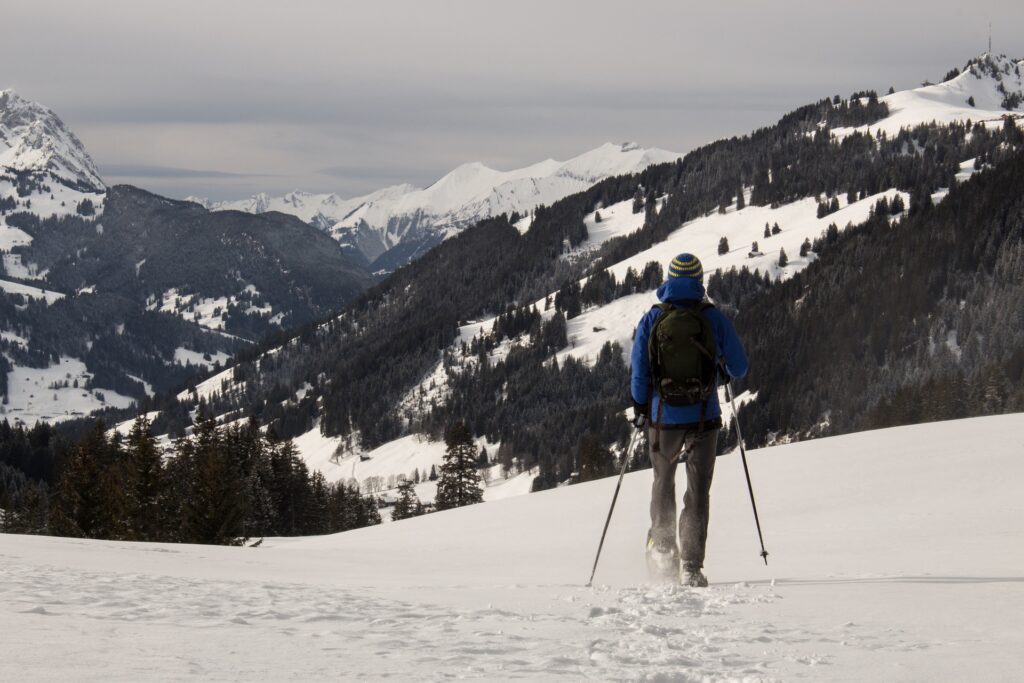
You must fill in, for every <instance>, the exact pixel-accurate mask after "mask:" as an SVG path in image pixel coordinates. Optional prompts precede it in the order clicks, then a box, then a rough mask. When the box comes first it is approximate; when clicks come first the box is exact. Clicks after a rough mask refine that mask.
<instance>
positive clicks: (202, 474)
mask: <svg viewBox="0 0 1024 683" xmlns="http://www.w3.org/2000/svg"><path fill="white" fill-rule="evenodd" d="M179 443H180V444H181V446H182V447H183V450H182V451H180V452H179V453H178V455H177V457H179V458H182V457H184V458H188V459H190V460H191V461H192V462H193V463H194V465H193V474H194V479H193V481H192V486H191V489H192V490H191V492H190V496H189V499H188V500H187V501H186V502H185V505H184V510H183V513H184V518H183V519H182V527H183V531H184V534H185V536H186V538H187V539H188V540H190V541H192V542H194V543H216V544H232V543H236V542H237V540H238V539H239V538H240V537H241V535H242V521H243V519H244V517H245V514H244V513H245V511H244V509H243V500H244V499H243V498H242V492H243V487H242V486H241V481H240V477H238V476H237V472H235V471H234V468H233V467H232V466H231V463H230V462H229V461H228V458H227V457H226V453H225V450H226V449H225V448H224V443H223V435H222V433H221V431H220V430H219V429H218V428H217V423H216V421H215V420H213V419H212V418H208V419H205V420H202V421H200V422H199V424H198V425H197V426H196V429H195V436H194V438H192V439H186V440H184V441H183V442H179Z"/></svg>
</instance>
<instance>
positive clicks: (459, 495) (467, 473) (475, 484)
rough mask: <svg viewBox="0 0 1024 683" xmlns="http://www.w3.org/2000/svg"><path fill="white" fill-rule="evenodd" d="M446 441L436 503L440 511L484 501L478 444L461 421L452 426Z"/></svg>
mask: <svg viewBox="0 0 1024 683" xmlns="http://www.w3.org/2000/svg"><path fill="white" fill-rule="evenodd" d="M445 443H446V445H447V449H446V450H445V453H444V462H443V463H442V464H441V476H440V479H438V482H437V498H436V499H435V501H434V506H435V507H436V508H437V509H438V510H448V509H451V508H457V507H462V506H464V505H472V504H473V503H479V502H481V501H482V500H483V495H484V490H483V487H482V486H481V485H480V474H479V473H478V472H477V470H476V446H475V445H474V444H473V437H472V435H470V433H469V430H468V429H466V425H465V424H464V423H462V422H459V423H457V424H455V425H454V426H453V427H452V428H451V429H449V430H448V434H446V435H445Z"/></svg>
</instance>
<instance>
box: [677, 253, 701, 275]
mask: <svg viewBox="0 0 1024 683" xmlns="http://www.w3.org/2000/svg"><path fill="white" fill-rule="evenodd" d="M668 276H669V278H674V277H692V278H693V279H695V280H703V279H704V268H703V267H702V266H701V265H700V259H699V258H697V257H696V256H694V255H693V254H680V255H679V256H676V257H675V258H674V259H672V263H670V264H669V265H668Z"/></svg>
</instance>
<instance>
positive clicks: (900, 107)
mask: <svg viewBox="0 0 1024 683" xmlns="http://www.w3.org/2000/svg"><path fill="white" fill-rule="evenodd" d="M879 100H880V101H881V102H884V103H885V104H887V105H888V106H889V115H888V116H887V117H886V118H884V119H882V120H880V121H877V122H876V123H872V124H871V125H868V126H861V127H859V128H858V129H857V130H860V131H864V132H871V133H872V134H876V133H880V132H884V133H886V134H887V135H895V134H897V133H898V132H899V131H900V129H901V128H913V127H915V126H918V125H921V124H927V123H931V122H933V121H934V122H936V123H939V124H942V125H948V124H951V123H953V122H961V123H963V122H966V121H968V120H969V121H972V122H973V123H985V124H986V125H993V126H998V125H1002V119H1003V118H1004V117H1006V116H1020V115H1021V112H1022V111H1024V60H1014V59H1011V58H1009V57H1007V56H1006V55H990V54H987V53H986V54H983V55H981V56H979V57H976V58H974V59H972V60H970V61H969V62H967V64H965V65H964V67H963V69H956V70H953V71H951V72H950V74H949V75H948V77H947V80H945V81H943V82H942V83H938V84H930V83H927V84H926V85H923V86H921V87H919V88H913V89H910V90H901V91H898V92H894V93H890V94H889V95H886V96H884V97H881V98H879ZM851 130H853V129H851V128H836V129H833V132H834V133H835V134H837V135H839V136H843V135H845V134H847V133H849V132H850V131H851Z"/></svg>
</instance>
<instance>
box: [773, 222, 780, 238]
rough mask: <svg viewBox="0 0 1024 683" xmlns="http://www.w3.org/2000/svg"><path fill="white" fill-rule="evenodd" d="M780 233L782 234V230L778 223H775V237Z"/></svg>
mask: <svg viewBox="0 0 1024 683" xmlns="http://www.w3.org/2000/svg"><path fill="white" fill-rule="evenodd" d="M780 232H782V228H780V227H779V224H778V223H774V224H773V225H772V234H773V235H778V234H779V233H780Z"/></svg>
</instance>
